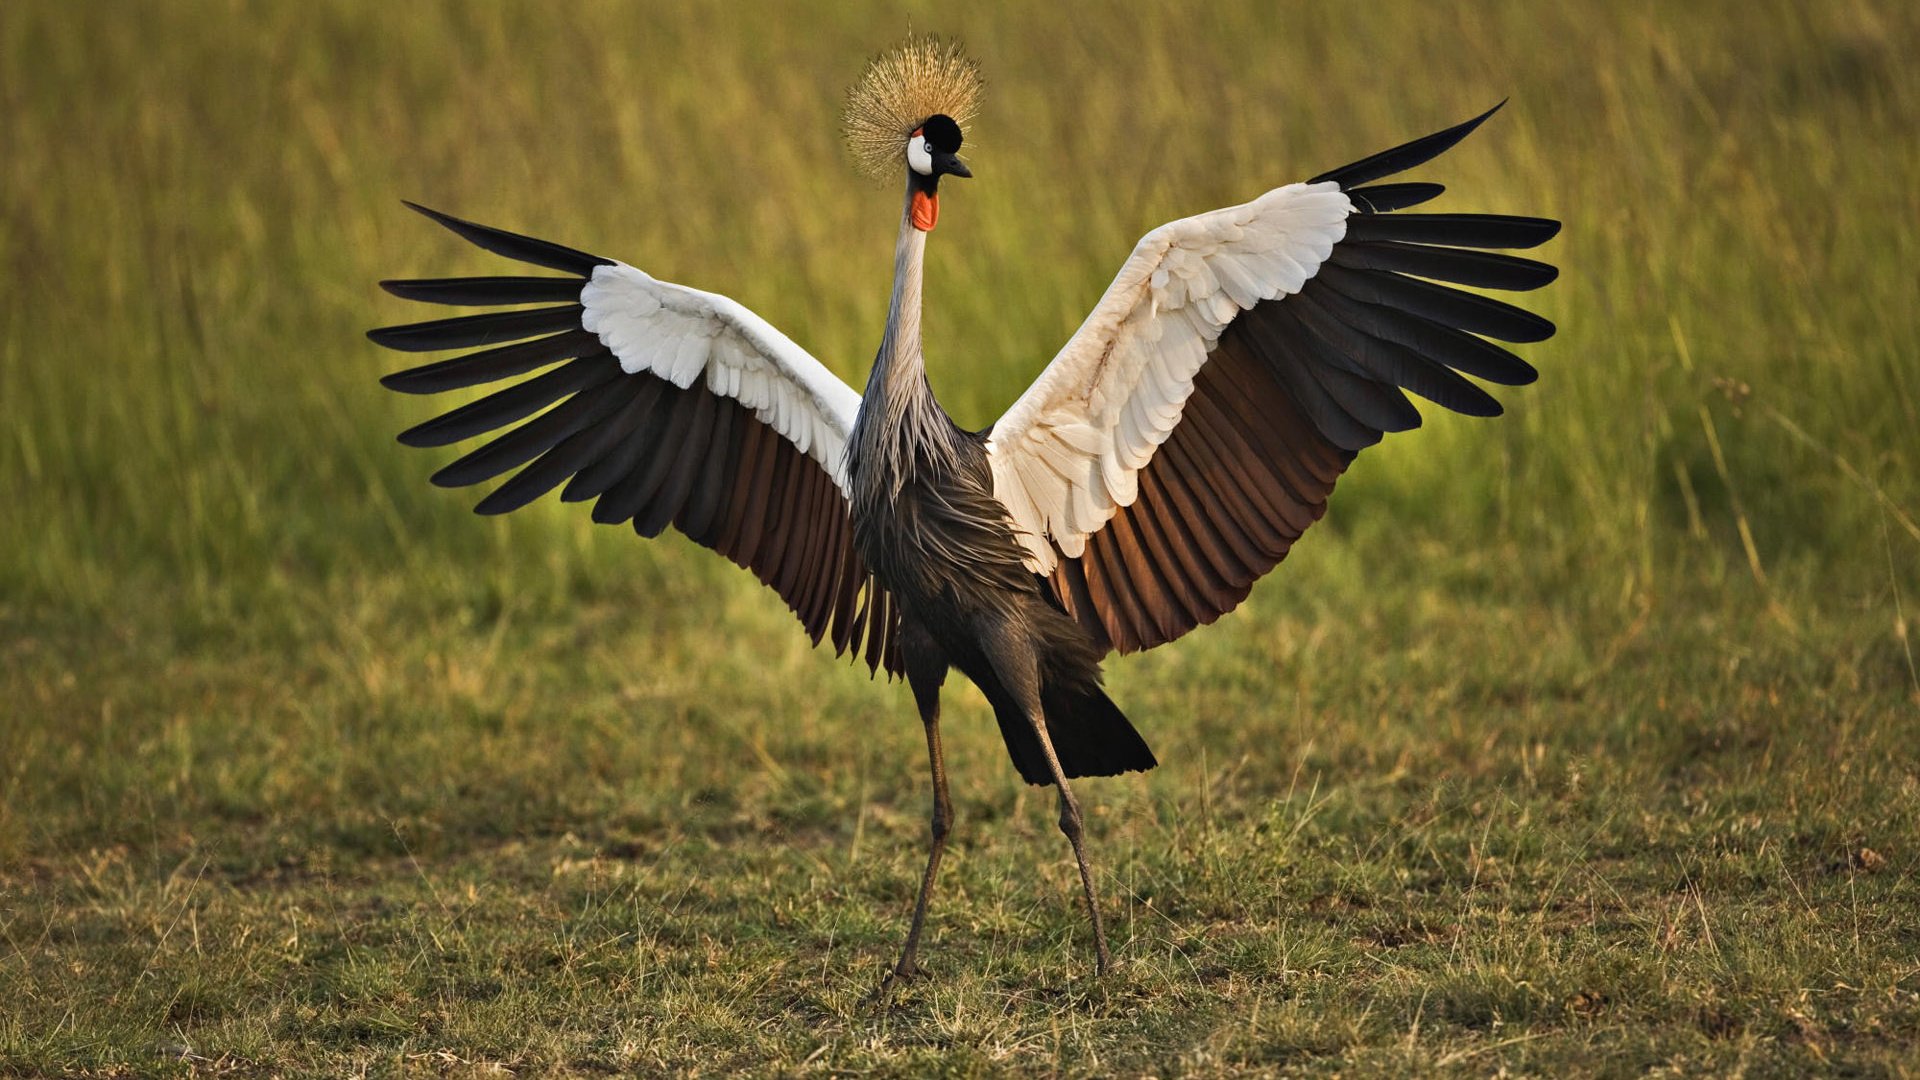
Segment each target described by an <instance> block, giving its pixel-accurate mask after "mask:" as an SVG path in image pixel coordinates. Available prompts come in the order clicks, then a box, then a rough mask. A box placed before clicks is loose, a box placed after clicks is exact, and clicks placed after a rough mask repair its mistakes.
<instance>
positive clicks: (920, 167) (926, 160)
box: [907, 135, 933, 176]
mask: <svg viewBox="0 0 1920 1080" xmlns="http://www.w3.org/2000/svg"><path fill="white" fill-rule="evenodd" d="M907 165H908V167H909V168H911V169H913V171H914V172H917V173H919V174H920V175H921V176H932V175H933V152H932V151H930V150H928V149H927V138H926V136H924V135H915V136H914V137H913V138H911V139H909V140H907Z"/></svg>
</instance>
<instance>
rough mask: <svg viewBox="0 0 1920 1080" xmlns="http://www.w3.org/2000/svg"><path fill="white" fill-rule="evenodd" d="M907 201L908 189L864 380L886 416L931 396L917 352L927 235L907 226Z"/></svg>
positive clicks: (910, 222)
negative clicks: (882, 321)
mask: <svg viewBox="0 0 1920 1080" xmlns="http://www.w3.org/2000/svg"><path fill="white" fill-rule="evenodd" d="M912 198H913V196H912V191H911V189H909V191H908V195H907V201H906V204H905V206H904V207H903V209H902V210H901V213H900V237H899V239H898V240H896V241H894V245H893V299H892V301H891V302H890V303H889V304H888V306H887V330H886V334H885V336H883V337H882V338H881V339H880V353H879V355H878V356H876V357H875V358H874V363H873V375H872V377H871V378H869V379H868V380H867V396H868V398H869V399H870V400H872V401H875V402H886V403H888V405H889V409H888V411H889V412H893V411H894V408H895V407H898V406H901V405H905V404H906V403H907V402H908V401H910V400H911V399H912V398H913V397H914V396H915V395H918V394H922V393H926V394H930V393H931V391H930V390H929V389H928V387H927V369H926V362H925V360H924V359H923V358H922V356H921V353H920V286H921V282H922V280H923V278H924V277H925V270H926V261H927V234H926V233H924V232H921V231H920V230H919V229H916V228H914V227H913V219H912Z"/></svg>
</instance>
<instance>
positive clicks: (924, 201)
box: [846, 37, 980, 232]
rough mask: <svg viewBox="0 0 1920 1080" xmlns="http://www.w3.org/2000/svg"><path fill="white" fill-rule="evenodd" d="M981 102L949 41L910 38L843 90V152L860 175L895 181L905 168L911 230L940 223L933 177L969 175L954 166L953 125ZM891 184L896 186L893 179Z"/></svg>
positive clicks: (975, 73) (974, 75)
mask: <svg viewBox="0 0 1920 1080" xmlns="http://www.w3.org/2000/svg"><path fill="white" fill-rule="evenodd" d="M979 101H980V72H979V69H978V67H976V66H975V64H974V62H973V61H972V60H969V59H967V57H966V56H965V55H964V54H963V53H962V52H961V51H960V47H959V46H958V45H956V44H952V43H945V44H943V43H941V42H937V41H934V40H932V39H930V38H913V37H909V38H908V39H907V41H906V43H905V44H903V45H901V46H899V47H898V48H896V49H894V50H893V51H891V52H889V53H886V54H884V55H882V56H880V57H879V58H877V59H875V60H874V61H873V62H872V63H871V64H869V65H867V71H866V74H865V75H863V76H862V77H861V79H860V81H859V82H857V83H855V84H854V85H853V88H852V89H850V90H849V91H847V111H846V130H847V146H848V148H849V149H850V150H852V152H853V156H854V160H855V161H856V162H857V163H858V164H859V165H860V168H861V170H862V171H863V172H865V173H866V174H867V175H869V176H872V177H874V178H875V179H878V180H882V181H884V180H886V179H887V178H889V177H898V176H899V175H900V173H901V170H902V166H903V165H904V167H905V172H906V180H907V199H908V204H907V211H908V216H909V219H910V220H911V221H912V223H913V226H914V228H916V229H919V230H920V231H922V232H929V231H931V230H932V229H933V226H934V223H935V222H936V221H938V220H939V217H940V178H941V177H942V176H960V177H969V176H972V175H973V171H972V170H971V169H969V168H968V167H967V164H966V163H965V162H963V161H961V160H960V157H959V154H960V141H961V133H960V125H961V124H963V123H966V122H968V121H970V120H971V119H972V118H973V114H974V112H975V110H976V109H977V108H978V107H979ZM896 182H897V181H896Z"/></svg>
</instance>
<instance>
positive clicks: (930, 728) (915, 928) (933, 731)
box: [887, 683, 953, 984]
mask: <svg viewBox="0 0 1920 1080" xmlns="http://www.w3.org/2000/svg"><path fill="white" fill-rule="evenodd" d="M923 688H924V689H923ZM913 696H914V700H915V702H916V703H917V704H918V705H919V706H920V722H921V723H922V724H924V725H926V729H927V761H928V764H929V766H930V768H931V771H932V773H933V845H932V847H931V849H930V850H929V851H928V852H927V872H926V874H925V875H924V876H923V877H921V879H920V898H919V899H918V900H916V901H914V905H913V925H912V927H911V928H909V929H908V930H907V944H906V946H905V947H904V948H903V949H901V950H900V962H899V963H897V964H895V965H893V972H892V973H891V974H889V975H888V976H887V982H888V983H889V984H891V983H892V982H893V981H894V980H895V979H909V978H912V977H913V976H915V975H917V974H919V973H920V965H919V964H918V962H917V961H915V959H914V954H915V953H916V952H917V951H918V950H919V948H920V928H921V926H923V925H924V924H925V923H926V919H927V898H928V897H930V896H932V895H933V879H934V878H935V877H936V876H937V875H938V874H939V873H940V856H941V854H942V853H943V852H945V851H946V849H947V833H948V832H949V831H950V830H951V829H952V828H953V801H952V800H951V799H949V798H947V764H946V761H945V760H944V759H942V757H941V755H940V686H939V684H938V683H935V684H933V685H931V686H926V685H925V684H923V683H915V684H914V687H913Z"/></svg>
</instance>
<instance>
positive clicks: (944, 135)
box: [920, 113, 960, 154]
mask: <svg viewBox="0 0 1920 1080" xmlns="http://www.w3.org/2000/svg"><path fill="white" fill-rule="evenodd" d="M920 131H921V133H922V134H924V135H925V136H926V137H927V145H928V146H931V147H933V148H934V149H935V150H938V151H940V152H942V153H946V154H957V153H959V152H960V125H959V124H956V123H954V122H953V117H951V116H948V115H947V114H946V113H934V114H933V115H932V116H929V117H927V122H926V123H924V124H921V125H920Z"/></svg>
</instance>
